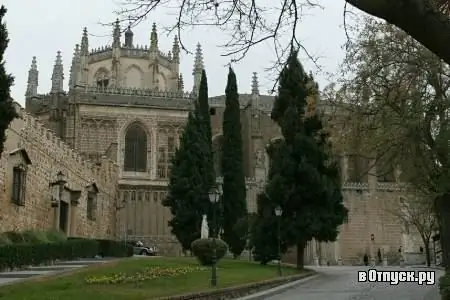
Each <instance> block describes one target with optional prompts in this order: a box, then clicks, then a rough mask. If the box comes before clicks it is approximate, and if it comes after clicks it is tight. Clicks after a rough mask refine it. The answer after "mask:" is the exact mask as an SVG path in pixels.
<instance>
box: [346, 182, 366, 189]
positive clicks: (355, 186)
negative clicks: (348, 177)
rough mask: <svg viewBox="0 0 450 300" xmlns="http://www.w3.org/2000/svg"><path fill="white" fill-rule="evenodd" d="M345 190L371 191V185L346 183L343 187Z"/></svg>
mask: <svg viewBox="0 0 450 300" xmlns="http://www.w3.org/2000/svg"><path fill="white" fill-rule="evenodd" d="M342 189H343V190H353V191H367V190H369V184H367V183H362V182H344V184H343V185H342Z"/></svg>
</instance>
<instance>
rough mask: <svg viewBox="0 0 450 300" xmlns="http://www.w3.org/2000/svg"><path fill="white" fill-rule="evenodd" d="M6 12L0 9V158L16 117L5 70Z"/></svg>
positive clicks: (9, 83) (9, 80)
mask: <svg viewBox="0 0 450 300" xmlns="http://www.w3.org/2000/svg"><path fill="white" fill-rule="evenodd" d="M6 12H7V10H6V8H5V6H3V5H2V6H1V7H0V156H1V155H2V153H3V149H4V145H3V144H4V142H5V140H6V132H5V131H6V129H8V126H9V123H11V121H12V120H14V118H16V117H17V113H16V110H15V108H14V104H13V102H12V99H11V94H10V93H11V86H12V85H13V83H14V77H12V76H11V75H10V74H7V73H6V70H5V59H4V55H5V51H6V48H7V47H8V43H9V39H8V31H7V30H6V25H5V23H4V21H3V18H4V17H5V14H6Z"/></svg>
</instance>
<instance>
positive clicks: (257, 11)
mask: <svg viewBox="0 0 450 300" xmlns="http://www.w3.org/2000/svg"><path fill="white" fill-rule="evenodd" d="M123 1H124V2H123V3H122V4H123V5H122V10H120V11H119V12H118V14H119V15H121V16H122V18H129V19H130V20H131V21H132V23H133V25H136V24H138V23H139V22H141V21H142V20H144V19H146V17H147V16H148V15H149V14H150V13H151V12H152V11H156V10H158V9H161V8H163V7H165V8H172V9H174V10H175V11H176V15H177V17H176V18H175V21H174V24H173V26H172V27H171V30H176V31H178V35H179V36H180V39H181V46H182V48H183V49H185V50H186V51H187V47H185V46H184V45H183V42H182V41H183V39H182V36H183V35H182V30H183V29H185V28H186V27H192V26H194V27H195V26H216V27H218V28H220V29H222V30H224V31H225V32H227V33H228V34H229V40H228V41H226V42H224V43H223V44H222V46H223V47H224V48H226V51H225V53H224V55H226V56H231V57H232V59H233V61H239V60H240V59H242V58H243V57H245V55H246V54H247V53H248V51H249V49H250V48H252V47H254V46H256V45H258V44H260V43H263V42H267V41H271V42H272V43H273V47H274V49H275V51H276V54H277V58H278V63H280V62H282V61H283V58H284V56H285V54H286V53H287V52H288V50H290V49H291V48H292V47H293V48H297V49H299V48H301V49H303V50H304V51H305V53H306V54H307V55H308V56H309V57H310V58H311V59H313V57H312V56H311V55H309V53H308V51H307V49H304V48H303V46H302V43H301V41H299V39H298V31H297V29H298V27H299V24H300V22H301V20H302V17H303V16H304V13H305V10H307V9H309V8H312V7H320V4H321V3H320V0H281V1H272V2H269V1H267V2H266V3H268V4H266V5H264V4H261V2H259V1H256V0H123ZM449 2H450V1H449V0H396V1H386V0H346V1H345V7H344V8H343V12H344V13H343V15H344V22H345V16H346V15H347V14H346V12H347V4H350V5H352V6H354V7H356V8H358V9H360V10H362V11H364V12H366V13H368V14H370V15H373V16H376V17H379V18H381V19H384V20H386V21H387V22H389V23H391V24H394V25H396V26H398V27H399V28H401V29H403V30H404V31H405V32H407V33H408V34H409V35H411V36H412V37H413V38H414V39H416V40H417V41H419V42H420V43H422V44H423V45H424V46H425V47H427V48H428V49H430V50H431V51H432V52H434V53H435V54H436V55H437V56H439V57H440V58H442V59H443V60H444V61H446V62H447V63H450V22H449V14H448V12H449ZM297 49H295V50H297Z"/></svg>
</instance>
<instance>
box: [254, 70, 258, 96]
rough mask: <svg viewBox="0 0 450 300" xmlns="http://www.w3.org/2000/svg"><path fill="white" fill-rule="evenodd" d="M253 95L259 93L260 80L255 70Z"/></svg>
mask: <svg viewBox="0 0 450 300" xmlns="http://www.w3.org/2000/svg"><path fill="white" fill-rule="evenodd" d="M252 95H259V82H258V75H257V74H256V72H253V77H252Z"/></svg>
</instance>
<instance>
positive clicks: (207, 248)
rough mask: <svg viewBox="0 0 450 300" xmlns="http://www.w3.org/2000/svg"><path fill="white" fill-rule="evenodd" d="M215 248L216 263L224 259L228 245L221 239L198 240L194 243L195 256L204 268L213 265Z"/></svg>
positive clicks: (192, 245)
mask: <svg viewBox="0 0 450 300" xmlns="http://www.w3.org/2000/svg"><path fill="white" fill-rule="evenodd" d="M214 248H215V249H216V262H217V261H219V260H220V259H222V258H223V257H224V256H225V254H226V253H227V251H228V245H227V243H225V242H224V241H222V240H220V239H215V240H214V239H212V238H209V239H197V240H195V241H193V242H192V244H191V249H192V253H193V254H194V256H195V257H196V258H197V259H198V260H199V262H200V263H201V264H202V265H204V266H210V265H212V264H213V254H214Z"/></svg>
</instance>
